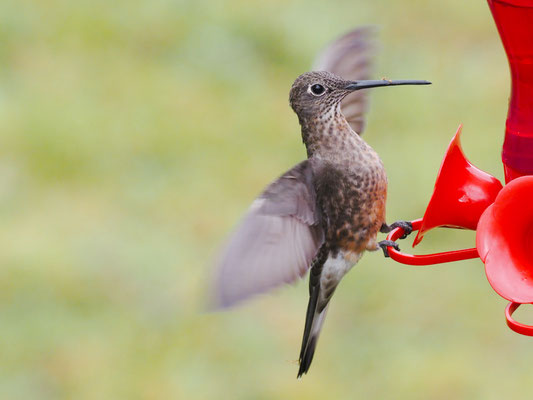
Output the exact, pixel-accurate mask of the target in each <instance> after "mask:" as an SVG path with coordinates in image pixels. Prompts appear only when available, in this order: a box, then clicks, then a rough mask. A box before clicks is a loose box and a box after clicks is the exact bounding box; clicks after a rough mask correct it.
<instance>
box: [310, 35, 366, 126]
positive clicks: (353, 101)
mask: <svg viewBox="0 0 533 400" xmlns="http://www.w3.org/2000/svg"><path fill="white" fill-rule="evenodd" d="M375 30H376V29H375V27H373V26H365V27H360V28H357V29H354V30H353V31H350V32H348V33H346V34H345V35H343V36H341V37H339V38H338V39H336V40H334V41H333V42H331V43H330V44H329V45H327V46H326V48H325V49H324V50H323V51H322V52H321V53H320V54H319V55H318V56H317V58H316V59H315V62H314V63H313V68H312V69H313V70H314V71H329V72H332V73H334V74H335V75H338V76H340V77H342V78H344V79H349V80H353V81H358V80H365V79H370V77H371V75H372V71H373V60H374V55H375V53H376V44H375V39H374V36H375ZM341 110H342V113H343V114H344V116H345V118H346V120H347V121H348V122H349V124H350V125H351V127H352V129H353V130H354V131H355V132H357V133H359V134H361V133H362V132H363V130H364V127H365V113H366V112H367V111H368V91H367V90H360V91H356V92H354V93H352V94H350V95H348V96H347V97H346V98H345V99H344V100H343V101H342V103H341Z"/></svg>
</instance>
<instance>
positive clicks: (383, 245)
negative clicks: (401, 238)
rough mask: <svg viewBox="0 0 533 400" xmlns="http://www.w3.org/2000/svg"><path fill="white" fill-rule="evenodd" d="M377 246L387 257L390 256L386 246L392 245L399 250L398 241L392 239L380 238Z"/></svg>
mask: <svg viewBox="0 0 533 400" xmlns="http://www.w3.org/2000/svg"><path fill="white" fill-rule="evenodd" d="M378 246H379V247H380V248H381V250H383V255H384V256H385V257H387V258H388V257H390V255H389V249H388V247H392V248H394V249H396V250H398V251H400V246H398V243H396V242H394V241H392V240H382V241H381V242H379V243H378Z"/></svg>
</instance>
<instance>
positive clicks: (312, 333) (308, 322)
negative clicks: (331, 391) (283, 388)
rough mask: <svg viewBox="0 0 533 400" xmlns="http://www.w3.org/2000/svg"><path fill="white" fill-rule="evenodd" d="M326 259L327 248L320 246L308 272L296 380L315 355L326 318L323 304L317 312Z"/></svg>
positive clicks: (303, 372)
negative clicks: (307, 293) (306, 296)
mask: <svg viewBox="0 0 533 400" xmlns="http://www.w3.org/2000/svg"><path fill="white" fill-rule="evenodd" d="M327 257H328V247H327V246H326V245H324V244H323V245H322V247H320V250H318V253H317V255H316V257H315V259H314V260H313V264H312V265H311V270H310V271H309V303H308V304H307V314H306V316H305V328H304V337H303V339H302V348H301V350H300V359H299V361H300V369H299V370H298V378H300V377H301V376H302V375H303V374H305V373H307V371H308V370H309V367H310V366H311V361H313V355H314V354H315V348H316V341H317V340H318V335H319V334H320V328H321V327H322V324H323V322H324V317H325V316H326V311H327V307H326V308H324V307H325V304H324V305H322V306H321V307H320V311H319V312H317V305H318V297H319V294H320V275H321V273H322V267H323V266H324V263H325V262H326V259H327Z"/></svg>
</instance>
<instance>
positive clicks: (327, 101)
mask: <svg viewBox="0 0 533 400" xmlns="http://www.w3.org/2000/svg"><path fill="white" fill-rule="evenodd" d="M427 84H430V82H428V81H415V80H402V81H390V80H385V79H383V80H368V81H367V80H365V81H347V80H344V79H342V78H341V77H339V76H337V75H334V74H332V73H330V72H326V71H312V72H306V73H305V74H302V75H300V76H299V77H298V78H296V80H295V81H294V83H293V85H292V88H291V92H290V95H289V101H290V104H291V107H292V109H293V110H294V112H295V113H296V114H297V115H298V117H299V118H300V119H302V118H303V119H309V118H313V117H316V116H322V115H325V114H328V113H329V112H330V111H334V110H335V109H337V107H338V106H339V105H340V102H341V101H342V99H344V98H345V97H346V96H347V95H348V94H350V93H351V92H353V91H355V90H361V89H368V88H373V87H379V86H396V85H427Z"/></svg>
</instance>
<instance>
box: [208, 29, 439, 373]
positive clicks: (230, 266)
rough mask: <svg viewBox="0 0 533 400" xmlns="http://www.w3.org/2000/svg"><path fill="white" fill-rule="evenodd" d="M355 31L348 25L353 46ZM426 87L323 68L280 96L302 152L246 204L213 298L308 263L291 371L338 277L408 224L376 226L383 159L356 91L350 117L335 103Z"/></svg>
mask: <svg viewBox="0 0 533 400" xmlns="http://www.w3.org/2000/svg"><path fill="white" fill-rule="evenodd" d="M352 36H353V34H352ZM359 36H360V34H359ZM359 36H358V33H357V32H356V37H355V39H356V40H355V43H358V40H357V38H358V37H359ZM353 39H354V38H353V37H352V38H351V43H353V42H354V40H353ZM348 42H350V41H348ZM355 49H356V50H357V46H355ZM329 59H331V57H330V58H329ZM427 84H430V82H428V81H423V80H385V79H382V80H349V79H345V78H342V77H340V76H338V75H336V74H334V73H332V72H328V71H311V72H306V73H304V74H302V75H300V76H299V77H298V78H297V79H296V80H295V81H294V83H293V85H292V87H291V90H290V94H289V103H290V106H291V108H292V109H293V111H294V112H295V113H296V115H297V117H298V120H299V123H300V127H301V136H302V140H303V143H304V145H305V147H306V150H307V159H306V160H304V161H302V162H300V163H299V164H297V165H296V166H294V167H293V168H291V169H290V170H288V171H287V172H285V173H284V174H283V175H281V176H280V177H279V178H278V179H276V180H275V181H274V182H272V183H271V184H270V185H268V186H267V187H266V189H265V190H264V191H263V192H262V193H261V194H260V195H259V196H258V197H257V198H256V199H255V200H254V201H253V203H252V205H251V207H250V209H249V210H248V213H247V214H246V215H245V217H244V219H243V221H242V222H241V224H240V226H239V227H238V228H237V229H236V231H235V232H234V234H233V236H232V237H231V238H230V240H229V242H228V243H227V245H226V247H225V248H224V249H223V251H222V253H221V255H220V257H219V259H218V261H217V265H216V277H215V285H214V296H215V302H216V304H217V305H218V306H220V307H229V306H232V305H234V304H236V303H238V302H240V301H242V300H245V299H247V298H249V297H251V296H253V295H255V294H257V293H262V292H265V291H267V290H269V289H272V288H274V287H277V286H279V285H281V284H283V283H294V282H296V281H297V280H298V279H299V278H302V277H303V276H304V275H305V274H306V272H307V271H308V270H309V301H308V306H307V313H306V319H305V325H304V334H303V339H302V345H301V349H300V356H299V370H298V378H300V377H301V376H302V375H303V374H305V373H307V372H308V370H309V367H310V365H311V362H312V360H313V355H314V353H315V349H316V344H317V340H318V337H319V334H320V331H321V328H322V325H323V323H324V319H325V316H326V313H327V310H328V307H329V303H330V299H331V298H332V296H333V294H334V292H335V290H336V288H337V286H338V285H339V283H340V281H341V279H342V278H343V277H344V276H345V275H346V273H347V272H348V271H350V269H351V268H352V267H353V266H354V265H355V264H357V262H358V261H359V259H360V258H361V257H362V255H363V254H364V252H365V251H366V250H369V251H375V250H379V249H382V250H383V252H384V254H385V256H388V252H387V248H388V247H389V246H392V247H394V248H396V249H398V245H397V244H396V243H395V242H392V241H388V240H383V241H379V242H378V240H377V234H378V232H383V233H386V232H389V231H390V230H391V229H393V228H395V227H398V226H400V227H402V228H403V229H404V232H405V234H404V237H405V236H406V235H407V234H408V233H410V231H411V230H412V226H410V223H408V222H406V221H398V222H395V223H393V224H391V225H390V226H389V225H387V223H386V220H385V203H386V197H387V175H386V172H385V169H384V166H383V163H382V161H381V159H380V157H379V156H378V154H377V153H376V152H375V151H374V150H373V149H372V148H371V147H370V146H369V145H368V144H367V143H366V142H365V141H364V140H363V138H362V137H361V136H360V135H359V134H358V133H356V131H355V130H354V129H353V127H354V126H355V127H358V128H361V129H362V127H363V125H364V119H363V118H362V115H363V113H364V111H365V110H366V101H365V100H364V97H361V96H360V97H359V98H356V100H355V101H353V100H352V101H351V102H349V103H348V105H349V106H351V110H350V112H349V113H347V114H349V115H350V116H352V117H353V118H351V121H350V122H351V123H350V122H349V121H348V120H347V118H346V117H345V115H344V114H343V110H342V109H341V104H342V103H343V100H344V99H345V98H346V97H347V96H349V95H350V94H354V93H361V92H363V91H365V90H367V89H370V88H376V87H383V86H397V85H427Z"/></svg>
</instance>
